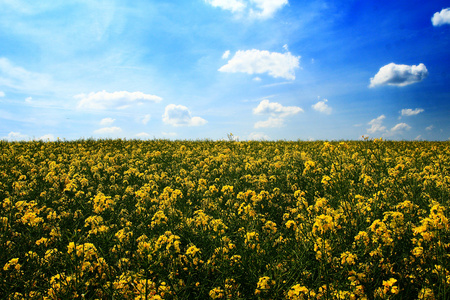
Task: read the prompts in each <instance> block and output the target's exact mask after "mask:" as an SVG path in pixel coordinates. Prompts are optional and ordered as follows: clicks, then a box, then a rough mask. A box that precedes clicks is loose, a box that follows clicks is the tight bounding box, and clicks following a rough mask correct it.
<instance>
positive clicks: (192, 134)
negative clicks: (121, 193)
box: [0, 0, 450, 140]
mask: <svg viewBox="0 0 450 300" xmlns="http://www.w3.org/2000/svg"><path fill="white" fill-rule="evenodd" d="M0 46H1V47H0V138H1V139H6V140H32V139H43V140H47V139H49V140H55V139H57V138H60V139H66V140H73V139H80V138H127V139H135V138H139V139H153V138H165V139H213V140H218V139H227V134H229V133H233V135H234V136H236V137H238V138H239V139H240V140H251V139H256V140H260V139H266V140H280V139H283V140H339V139H352V140H357V139H360V138H361V137H362V136H369V137H371V138H378V137H383V138H385V139H392V140H416V139H417V140H448V139H449V138H450V117H449V116H450V73H449V72H450V51H449V49H450V4H449V3H448V1H433V0H431V1H414V0H408V1H396V0H393V1H351V0H342V1H325V0H321V1H293V0H193V1H185V0H183V1H178V0H173V1H150V0H146V1H144V0H135V1H125V0H122V1H120V0H108V1H106V0H105V1H101V0H100V1H86V0H59V1H56V0H52V1H46V0H43V1H24V0H0Z"/></svg>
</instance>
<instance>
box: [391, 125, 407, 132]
mask: <svg viewBox="0 0 450 300" xmlns="http://www.w3.org/2000/svg"><path fill="white" fill-rule="evenodd" d="M410 129H411V126H409V125H408V124H406V123H399V124H397V125H395V126H394V127H392V128H391V132H392V133H395V132H398V131H403V130H410Z"/></svg>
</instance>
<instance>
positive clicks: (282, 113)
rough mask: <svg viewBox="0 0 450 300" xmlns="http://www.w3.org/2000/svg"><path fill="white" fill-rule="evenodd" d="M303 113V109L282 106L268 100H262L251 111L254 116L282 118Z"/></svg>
mask: <svg viewBox="0 0 450 300" xmlns="http://www.w3.org/2000/svg"><path fill="white" fill-rule="evenodd" d="M300 112H303V109H302V108H301V107H298V106H283V105H281V104H280V103H278V102H270V101H269V100H262V101H261V102H260V103H259V104H258V106H257V107H256V108H254V109H253V113H254V114H255V115H264V114H268V115H271V116H273V117H278V118H283V117H286V116H290V115H295V114H298V113H300Z"/></svg>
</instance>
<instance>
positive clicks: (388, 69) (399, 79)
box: [369, 63, 428, 87]
mask: <svg viewBox="0 0 450 300" xmlns="http://www.w3.org/2000/svg"><path fill="white" fill-rule="evenodd" d="M427 76H428V70H427V68H426V67H425V65H424V64H419V65H418V66H416V65H413V66H408V65H397V64H394V63H390V64H388V65H385V66H384V67H381V68H380V70H379V71H378V73H377V74H376V75H375V77H373V78H370V85H369V87H376V86H380V85H395V86H405V85H408V84H412V83H416V82H419V81H422V80H424V79H425V78H426V77H427Z"/></svg>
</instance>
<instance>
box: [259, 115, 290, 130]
mask: <svg viewBox="0 0 450 300" xmlns="http://www.w3.org/2000/svg"><path fill="white" fill-rule="evenodd" d="M283 124H284V122H283V119H282V118H273V117H269V119H267V120H266V121H258V122H256V123H255V128H264V127H282V126H283Z"/></svg>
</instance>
